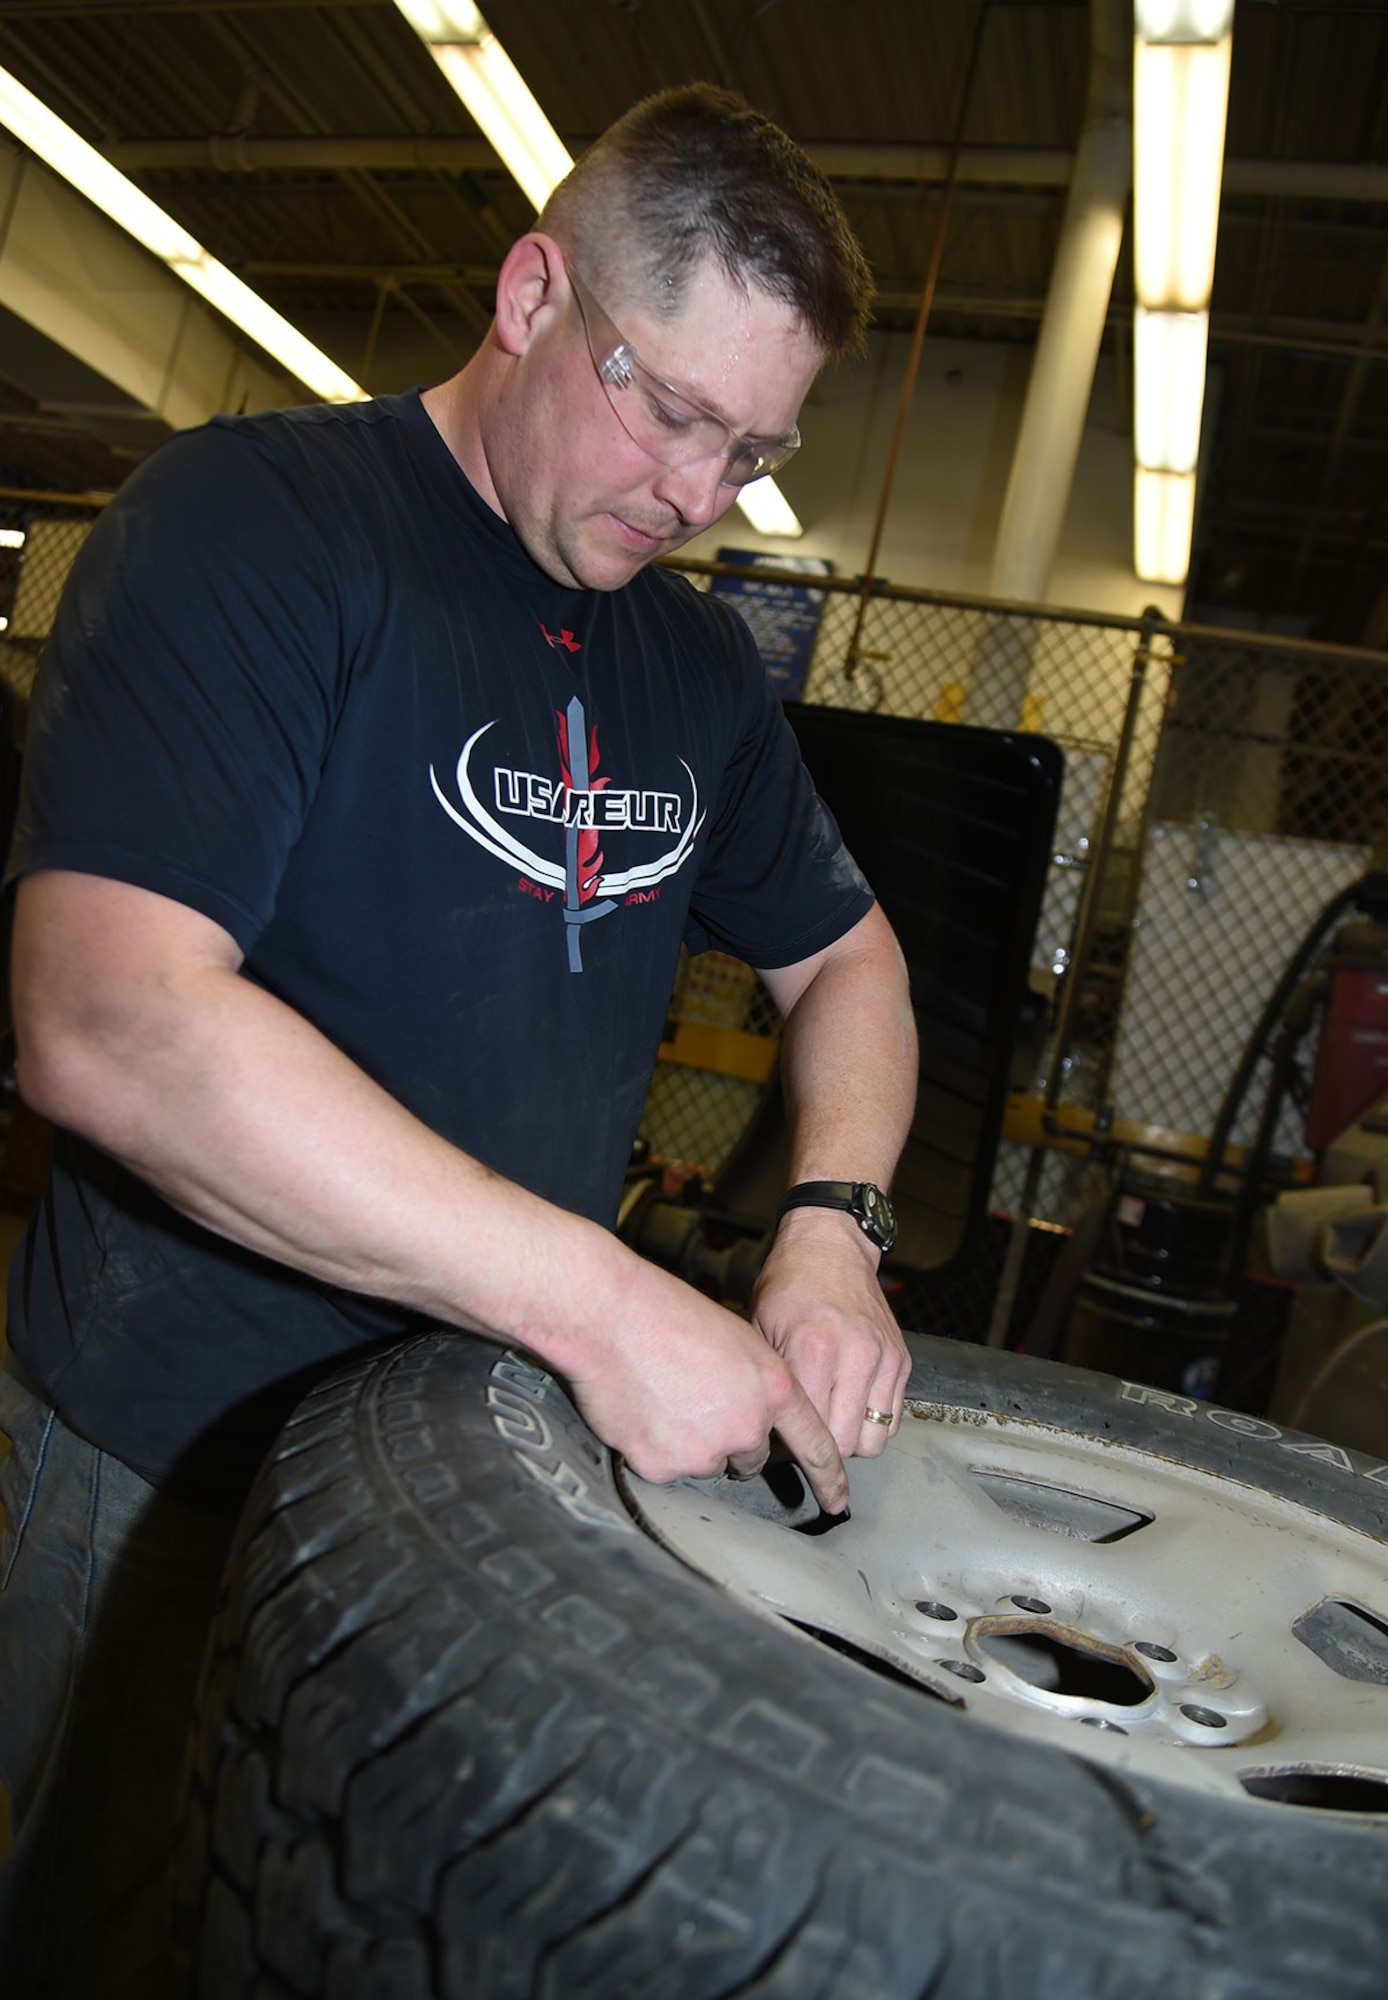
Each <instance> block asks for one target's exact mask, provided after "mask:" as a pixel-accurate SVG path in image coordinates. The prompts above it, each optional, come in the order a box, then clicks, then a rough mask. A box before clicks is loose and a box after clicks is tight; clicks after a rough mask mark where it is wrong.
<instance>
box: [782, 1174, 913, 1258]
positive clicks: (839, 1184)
mask: <svg viewBox="0 0 1388 2000" xmlns="http://www.w3.org/2000/svg"><path fill="white" fill-rule="evenodd" d="M792 1208H837V1209H841V1210H842V1211H843V1212H844V1213H845V1214H846V1215H851V1216H852V1217H853V1220H854V1221H855V1222H856V1223H857V1225H858V1227H859V1229H861V1230H862V1232H863V1234H864V1236H867V1237H870V1238H871V1240H872V1241H873V1242H874V1243H875V1244H876V1245H877V1247H878V1249H879V1250H881V1252H882V1254H883V1256H885V1255H886V1253H887V1252H888V1251H889V1250H890V1249H891V1247H892V1245H893V1244H894V1243H895V1242H896V1217H895V1215H894V1214H893V1213H892V1205H891V1203H890V1202H889V1201H888V1199H887V1197H886V1195H884V1194H883V1192H882V1190H881V1188H880V1187H877V1186H875V1185H874V1184H873V1182H872V1181H801V1182H800V1183H799V1185H798V1186H796V1187H793V1188H791V1189H790V1191H789V1193H788V1194H787V1195H786V1196H785V1199H784V1200H783V1201H782V1203H781V1205H780V1207H779V1208H778V1209H777V1211H776V1220H777V1221H778V1222H779V1221H780V1219H781V1217H782V1216H783V1215H784V1214H785V1213H786V1211H787V1210H788V1209H792Z"/></svg>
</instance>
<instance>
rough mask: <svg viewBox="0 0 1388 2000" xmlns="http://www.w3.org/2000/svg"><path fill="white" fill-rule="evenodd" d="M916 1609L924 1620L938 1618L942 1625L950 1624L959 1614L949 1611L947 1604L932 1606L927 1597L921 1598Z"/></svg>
mask: <svg viewBox="0 0 1388 2000" xmlns="http://www.w3.org/2000/svg"><path fill="white" fill-rule="evenodd" d="M916 1609H917V1611H919V1612H920V1613H921V1615H922V1616H923V1617H925V1618H938V1619H939V1620H940V1623H941V1624H942V1625H948V1624H952V1623H953V1621H954V1620H955V1619H956V1618H957V1617H958V1616H959V1613H958V1612H957V1611H953V1610H951V1609H950V1607H949V1605H948V1604H932V1603H931V1601H930V1599H929V1598H928V1597H923V1598H921V1599H920V1600H919V1601H918V1603H917V1605H916Z"/></svg>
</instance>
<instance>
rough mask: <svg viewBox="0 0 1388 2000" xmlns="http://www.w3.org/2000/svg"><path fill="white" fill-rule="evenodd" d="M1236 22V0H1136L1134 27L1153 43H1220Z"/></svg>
mask: <svg viewBox="0 0 1388 2000" xmlns="http://www.w3.org/2000/svg"><path fill="white" fill-rule="evenodd" d="M1233 24H1234V0H1134V6H1133V27H1134V29H1135V31H1136V32H1137V33H1138V34H1139V35H1141V36H1142V37H1143V39H1144V40H1145V41H1149V42H1219V41H1223V39H1224V37H1225V36H1226V35H1227V34H1228V32H1229V30H1230V28H1231V27H1232V26H1233Z"/></svg>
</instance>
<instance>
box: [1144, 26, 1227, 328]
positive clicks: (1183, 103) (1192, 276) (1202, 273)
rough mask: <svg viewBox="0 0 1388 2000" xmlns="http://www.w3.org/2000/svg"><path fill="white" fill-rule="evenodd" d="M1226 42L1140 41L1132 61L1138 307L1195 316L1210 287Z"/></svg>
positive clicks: (1221, 166) (1220, 172)
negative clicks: (1178, 42)
mask: <svg viewBox="0 0 1388 2000" xmlns="http://www.w3.org/2000/svg"><path fill="white" fill-rule="evenodd" d="M1232 48H1233V37H1232V36H1230V35H1226V36H1225V37H1224V39H1223V41H1221V42H1219V43H1217V44H1215V45H1214V46H1209V45H1204V44H1191V43H1186V44H1182V45H1179V46H1166V45H1163V44H1159V43H1152V42H1146V41H1142V40H1140V39H1139V40H1138V41H1137V42H1136V43H1135V44H1134V61H1133V236H1134V256H1133V270H1134V279H1135V283H1136V290H1137V297H1138V303H1139V304H1140V305H1144V306H1148V307H1151V308H1154V309H1158V308H1161V309H1166V310H1168V311H1176V312H1200V311H1201V310H1203V308H1204V307H1205V306H1207V305H1208V304H1209V302H1210V291H1211V287H1212V286H1213V283H1214V258H1215V233H1216V230H1217V227H1218V223H1219V190H1220V182H1221V180H1222V178H1223V173H1224V125H1225V117H1226V113H1227V110H1228V103H1229V58H1230V52H1231V50H1232Z"/></svg>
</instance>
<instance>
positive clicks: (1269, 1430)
mask: <svg viewBox="0 0 1388 2000" xmlns="http://www.w3.org/2000/svg"><path fill="white" fill-rule="evenodd" d="M1209 1418H1210V1422H1211V1423H1212V1424H1218V1425H1219V1428H1220V1429H1221V1430H1222V1431H1237V1433H1238V1435H1239V1436H1240V1437H1246V1438H1280V1437H1281V1435H1282V1433H1281V1431H1280V1430H1279V1429H1278V1427H1277V1425H1276V1424H1269V1423H1265V1422H1264V1421H1263V1419H1262V1418H1261V1417H1246V1416H1245V1415H1244V1414H1243V1411H1242V1410H1216V1409H1211V1410H1210V1412H1209Z"/></svg>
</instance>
